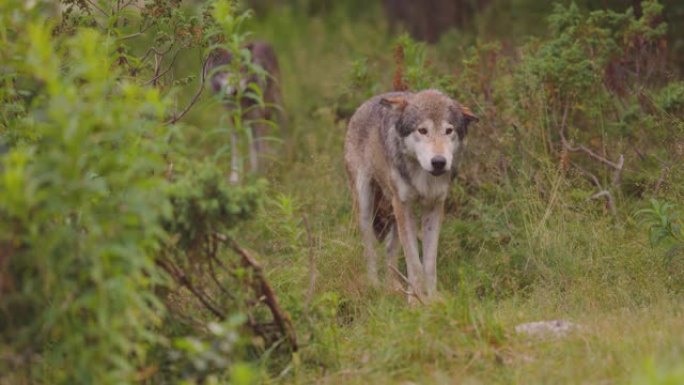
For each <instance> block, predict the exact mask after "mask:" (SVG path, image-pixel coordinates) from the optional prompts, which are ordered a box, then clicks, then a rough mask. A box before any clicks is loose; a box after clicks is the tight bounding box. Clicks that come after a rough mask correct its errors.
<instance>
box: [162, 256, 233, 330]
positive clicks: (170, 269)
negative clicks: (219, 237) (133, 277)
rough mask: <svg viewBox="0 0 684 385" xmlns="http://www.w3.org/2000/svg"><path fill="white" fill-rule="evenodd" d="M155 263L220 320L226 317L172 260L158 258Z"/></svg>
mask: <svg viewBox="0 0 684 385" xmlns="http://www.w3.org/2000/svg"><path fill="white" fill-rule="evenodd" d="M156 263H157V265H159V266H160V267H161V268H162V269H164V270H165V271H166V272H167V273H169V274H170V275H171V276H172V277H173V279H174V280H176V282H178V283H179V284H181V285H183V286H184V287H185V288H186V289H188V290H189V291H190V293H192V294H193V295H194V296H195V297H196V298H197V299H198V300H199V301H200V302H201V303H202V305H204V307H205V308H207V309H208V310H209V311H210V312H212V313H213V314H214V315H215V316H216V317H218V318H219V319H222V320H223V319H226V315H225V314H224V313H223V312H222V311H221V310H219V309H218V308H217V307H216V306H215V305H214V304H212V301H211V300H210V299H209V297H208V296H207V295H206V294H204V292H202V291H201V290H199V289H197V288H196V287H195V286H194V285H193V284H192V282H191V281H190V280H189V279H188V277H187V276H186V275H185V273H183V272H182V271H181V270H180V269H179V268H178V267H177V266H176V265H175V264H174V263H173V262H171V261H168V260H165V259H163V258H159V259H157V261H156Z"/></svg>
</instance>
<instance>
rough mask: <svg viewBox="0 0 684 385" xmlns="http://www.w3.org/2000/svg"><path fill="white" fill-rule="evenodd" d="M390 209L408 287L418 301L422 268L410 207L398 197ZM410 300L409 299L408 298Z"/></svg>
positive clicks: (422, 290)
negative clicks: (403, 260) (403, 261)
mask: <svg viewBox="0 0 684 385" xmlns="http://www.w3.org/2000/svg"><path fill="white" fill-rule="evenodd" d="M392 208H393V209H394V216H395V218H396V221H397V224H396V225H397V230H398V233H399V240H400V241H401V245H402V248H403V249H404V258H406V271H407V273H408V280H409V285H410V286H411V287H409V288H408V289H409V290H411V291H413V292H414V294H415V295H416V296H418V298H419V299H421V301H422V298H423V297H424V292H425V288H424V279H423V266H422V265H421V263H420V256H419V254H418V240H417V239H416V225H415V221H414V219H413V213H412V212H411V205H410V204H409V203H408V202H402V201H401V200H399V198H398V197H394V198H393V199H392ZM409 300H411V298H409Z"/></svg>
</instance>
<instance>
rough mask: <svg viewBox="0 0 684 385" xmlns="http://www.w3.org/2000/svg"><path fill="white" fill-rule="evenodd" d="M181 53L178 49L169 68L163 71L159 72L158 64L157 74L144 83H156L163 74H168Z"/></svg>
mask: <svg viewBox="0 0 684 385" xmlns="http://www.w3.org/2000/svg"><path fill="white" fill-rule="evenodd" d="M179 53H180V50H178V51H176V53H175V54H174V55H173V59H171V63H170V64H169V66H168V68H166V69H165V70H164V71H163V72H161V73H159V66H157V69H156V70H155V76H154V77H153V78H152V79H150V80H148V81H146V82H145V83H143V85H148V84H150V83H155V85H156V82H157V79H159V78H161V77H162V76H164V75H166V74H167V73H168V72H169V71H171V69H172V68H173V65H174V64H175V63H176V58H177V57H178V54H179ZM155 57H157V56H155Z"/></svg>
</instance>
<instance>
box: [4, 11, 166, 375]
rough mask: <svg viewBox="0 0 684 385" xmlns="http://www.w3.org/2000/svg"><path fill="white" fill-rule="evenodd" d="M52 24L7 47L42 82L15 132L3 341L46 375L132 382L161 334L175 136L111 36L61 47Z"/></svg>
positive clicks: (84, 35) (36, 24) (7, 186)
mask: <svg viewBox="0 0 684 385" xmlns="http://www.w3.org/2000/svg"><path fill="white" fill-rule="evenodd" d="M17 11H18V9H17ZM14 27H18V26H14ZM52 28H53V25H52V24H51V23H49V22H47V21H46V20H45V19H43V18H40V17H36V18H35V19H32V20H30V21H29V22H28V24H27V25H26V26H24V27H23V28H21V33H18V34H17V35H16V36H14V37H13V38H12V40H11V41H10V40H5V41H4V42H3V45H4V46H6V47H8V46H9V47H10V49H12V50H14V54H15V55H16V56H14V57H13V60H11V61H10V62H6V63H5V64H4V66H5V68H6V69H7V68H8V69H9V70H10V71H12V72H13V74H14V76H16V77H15V79H21V80H25V81H27V82H33V86H34V87H35V88H34V89H33V90H27V91H25V90H23V89H21V88H19V89H18V92H19V93H22V92H26V93H28V94H31V97H32V98H31V99H30V100H27V101H26V104H25V107H26V109H25V111H27V112H29V111H30V114H28V115H20V116H17V117H16V120H15V121H13V122H12V124H11V125H10V126H9V127H7V128H6V129H7V130H9V132H10V133H15V134H14V135H13V136H11V137H10V145H11V148H10V149H9V151H8V153H7V154H6V155H5V156H4V157H3V163H2V169H3V170H2V178H1V179H0V218H2V220H0V226H2V231H1V232H2V236H1V237H2V238H1V239H0V242H2V243H3V244H4V245H6V247H7V249H8V250H9V251H6V254H5V255H6V256H5V258H8V259H9V262H8V263H9V265H8V266H9V267H8V270H7V272H4V274H7V275H8V277H9V279H11V285H10V286H11V287H10V288H9V292H8V293H5V294H4V295H3V297H5V298H3V301H2V317H0V318H1V319H2V320H3V321H2V323H1V325H2V326H1V327H0V330H1V336H2V339H3V342H4V343H5V344H8V346H10V347H11V349H12V353H11V354H12V355H16V356H17V357H20V359H19V361H20V362H22V365H20V367H23V366H24V365H26V366H25V367H26V368H30V374H29V378H31V379H32V381H35V382H38V383H54V384H57V383H68V384H72V383H92V382H98V383H127V382H130V381H132V380H133V379H134V377H135V373H136V371H137V370H138V368H139V367H140V366H141V365H143V363H144V362H145V360H146V351H147V348H148V347H149V346H150V345H152V344H156V343H159V342H160V338H161V337H160V336H159V335H157V334H155V333H153V328H154V327H155V326H157V325H159V322H160V318H159V317H160V315H162V314H163V306H162V304H161V303H160V302H159V300H158V299H157V298H156V297H155V296H154V292H153V290H154V287H155V286H156V285H160V284H163V283H164V279H163V276H162V275H161V274H160V273H159V272H158V271H157V269H156V268H155V265H154V254H155V252H156V251H158V250H159V248H160V246H161V241H162V240H163V237H164V231H163V229H162V228H161V226H160V222H159V220H160V218H161V216H162V215H164V214H165V213H168V211H169V208H170V206H169V204H168V200H167V199H166V198H165V190H166V182H165V181H164V179H163V178H162V177H161V175H162V170H163V168H164V163H163V158H162V152H163V150H164V147H163V144H162V143H160V142H159V141H158V140H153V138H159V137H164V135H165V134H166V130H167V128H166V127H165V126H164V125H162V124H160V121H161V119H162V118H163V114H164V112H165V110H166V106H165V104H164V102H163V101H162V100H161V98H160V96H159V93H158V92H157V91H156V90H155V89H146V88H143V87H140V86H138V85H136V84H133V83H131V82H128V81H118V80H117V77H118V73H117V69H116V68H112V67H111V66H109V65H107V62H108V61H109V59H110V58H111V56H110V52H108V47H109V46H110V45H111V43H112V39H111V38H107V37H103V36H101V35H100V34H98V33H97V32H96V31H94V30H90V29H83V30H79V31H77V32H76V33H75V34H74V35H73V36H71V37H67V38H65V39H63V40H61V41H55V40H53V38H52ZM5 32H6V31H5ZM32 91H33V92H34V93H32ZM20 138H21V139H22V140H20ZM3 366H5V369H3V370H2V372H4V373H9V372H10V371H9V368H8V367H7V366H6V363H4V364H3Z"/></svg>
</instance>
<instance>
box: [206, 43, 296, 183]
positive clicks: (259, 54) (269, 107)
mask: <svg viewBox="0 0 684 385" xmlns="http://www.w3.org/2000/svg"><path fill="white" fill-rule="evenodd" d="M244 48H245V49H247V50H249V52H250V54H251V61H252V63H253V64H256V65H257V66H259V67H261V68H262V69H263V73H262V74H259V73H257V72H255V71H250V70H249V69H248V68H246V67H245V66H241V68H240V71H239V72H238V73H234V71H231V70H230V68H231V66H230V64H231V63H232V61H233V54H232V53H231V52H229V51H227V50H225V49H217V50H214V51H213V52H212V53H211V54H210V55H209V58H208V60H207V64H206V66H205V76H209V75H210V76H211V78H210V84H211V87H212V89H213V90H214V92H224V95H225V96H227V97H233V98H234V97H236V96H237V94H238V91H240V92H241V93H242V94H244V92H245V91H247V90H248V87H249V85H250V84H252V83H253V84H256V85H258V86H259V88H260V89H261V92H262V93H263V103H264V104H263V106H261V105H259V103H258V102H257V101H256V100H254V99H252V98H248V97H244V96H243V97H242V98H241V99H240V100H239V101H236V102H239V103H240V106H241V108H242V110H243V111H244V112H243V116H242V118H243V122H244V123H245V124H249V126H250V127H251V130H252V138H253V140H252V142H251V143H250V148H249V164H250V170H251V171H252V172H258V171H262V170H263V168H264V167H263V163H264V162H263V156H264V155H273V152H272V150H271V148H272V146H269V144H268V138H267V137H268V136H269V134H270V133H271V132H272V130H271V125H272V124H269V123H268V122H272V123H274V124H275V125H276V126H280V125H281V124H282V123H283V113H282V110H281V105H282V97H281V93H280V85H279V81H280V67H279V66H278V57H277V56H276V53H275V51H274V49H273V47H272V46H271V45H270V44H269V43H266V42H263V41H254V42H251V43H248V44H246V45H245V46H244ZM220 66H223V67H224V68H221V69H218V70H214V69H216V68H217V67H220ZM226 107H227V108H233V107H231V105H230V104H226ZM232 142H233V149H232V151H231V169H232V170H231V178H230V179H231V181H234V182H235V181H237V178H238V174H239V171H240V170H239V167H238V163H239V162H238V153H237V145H236V143H237V137H236V135H235V133H234V134H233V138H232Z"/></svg>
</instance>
